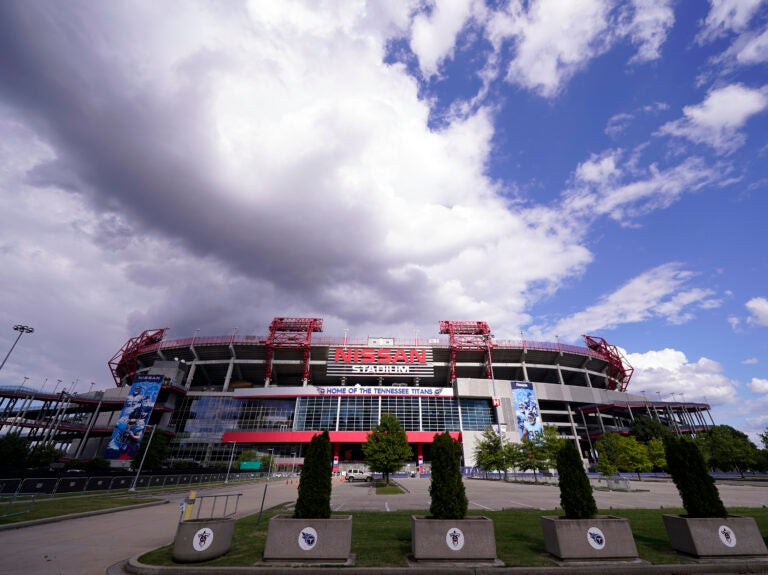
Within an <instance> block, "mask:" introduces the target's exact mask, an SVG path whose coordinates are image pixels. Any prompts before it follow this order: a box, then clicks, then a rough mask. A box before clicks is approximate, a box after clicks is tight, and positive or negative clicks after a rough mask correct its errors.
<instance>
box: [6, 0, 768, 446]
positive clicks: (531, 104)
mask: <svg viewBox="0 0 768 575" xmlns="http://www.w3.org/2000/svg"><path fill="white" fill-rule="evenodd" d="M767 71H768V2H766V1H765V0H711V1H710V2H693V1H687V2H682V1H681V2H672V1H666V2H665V1H663V0H658V1H657V0H633V1H630V2H623V3H613V2H607V1H601V0H584V1H578V2H577V1H573V2H561V1H560V0H540V1H531V2H515V1H510V2H483V1H472V0H452V1H450V2H389V1H386V2H385V1H380V2H363V1H358V2H348V1H344V2H341V1H340V2H331V1H328V2H298V1H280V2H276V1H275V2H267V1H254V2H231V3H226V4H211V3H208V2H181V1H179V2H173V1H168V2H163V3H159V4H158V3H155V2H135V1H133V2H120V3H117V2H115V3H104V2H95V1H93V0H79V1H73V2H68V3H67V4H66V5H64V4H62V3H60V2H53V1H51V2H46V1H42V0H40V1H36V2H13V1H10V2H3V3H0V134H2V137H1V138H0V206H2V209H0V265H2V269H3V274H2V277H1V278H0V297H2V301H3V305H2V306H0V326H3V325H5V326H6V329H4V330H3V329H0V349H4V350H7V349H9V348H10V346H11V345H12V343H13V340H14V337H15V335H16V332H13V331H12V329H11V327H12V326H13V325H14V324H17V323H23V324H27V325H30V326H33V327H34V328H35V330H36V331H35V333H34V334H30V335H27V336H24V338H23V340H22V342H21V343H20V344H19V346H18V348H17V349H16V350H15V351H14V353H13V355H12V356H11V358H10V359H9V361H8V363H7V364H6V366H5V367H4V368H3V371H2V373H0V383H2V384H17V383H21V382H22V381H24V378H25V377H27V378H29V379H28V380H27V381H28V382H29V383H30V384H36V385H41V384H43V382H45V381H46V378H47V379H48V381H49V382H54V381H56V380H58V379H62V380H63V382H70V383H69V385H71V386H72V388H73V389H74V390H77V391H86V390H87V389H89V388H90V387H91V386H90V382H94V385H95V386H97V388H101V387H106V386H108V385H111V378H110V376H109V372H108V370H107V366H106V362H107V360H109V358H110V357H111V356H112V355H113V354H114V353H115V352H116V351H117V350H118V349H119V348H120V347H121V346H122V344H123V343H124V342H125V341H126V340H127V339H128V338H130V337H133V336H136V335H138V334H139V333H140V332H141V331H143V330H145V329H152V328H157V327H169V328H170V330H171V331H170V332H169V337H171V338H173V337H187V336H191V335H192V334H193V333H194V331H195V330H196V329H199V330H200V333H204V334H208V335H218V334H226V333H231V332H232V330H233V329H235V327H236V328H237V330H238V333H247V334H265V333H266V331H267V328H268V325H269V322H270V321H271V319H272V318H273V317H275V316H317V317H323V318H324V320H325V332H326V334H327V335H338V336H341V335H343V333H344V331H345V330H348V331H349V334H350V336H353V337H365V336H367V335H377V336H381V335H390V336H395V337H411V336H413V335H414V334H415V333H416V332H417V331H418V333H419V335H420V337H429V336H431V335H437V332H438V329H439V327H438V323H439V321H440V320H443V319H470V320H484V321H487V322H488V323H489V324H490V325H491V327H492V329H493V331H494V333H495V334H496V336H497V337H498V338H502V339H516V338H519V337H520V334H521V333H522V334H523V337H525V338H526V339H543V340H554V339H555V338H559V339H560V340H561V341H563V342H569V343H577V344H578V343H581V342H582V340H581V336H582V335H583V334H590V335H597V336H600V337H603V338H605V339H606V340H608V341H609V342H610V343H612V344H615V345H617V346H619V347H620V348H621V349H623V350H624V352H625V354H626V356H627V358H628V360H629V361H630V363H631V364H632V365H633V366H634V367H635V375H634V379H633V381H632V383H631V384H630V391H636V392H640V391H643V392H645V393H646V394H648V395H649V397H658V396H660V397H662V398H663V399H667V398H669V399H671V398H672V394H673V393H674V394H676V395H677V397H680V396H682V397H684V398H685V399H686V400H698V401H708V402H709V403H711V404H712V405H713V406H714V416H715V419H716V420H717V421H718V422H722V423H729V424H731V425H733V426H734V427H737V428H738V429H741V430H743V431H746V432H748V433H750V434H751V435H752V437H753V438H754V437H755V434H756V433H757V432H761V431H763V430H765V429H766V427H768V415H765V414H766V413H768V373H767V372H766V367H765V366H766V362H768V354H767V353H766V351H767V348H768V343H767V342H768V340H767V339H766V334H767V333H768V288H767V287H766V279H767V278H766V276H767V274H768V262H767V261H766V256H765V250H764V246H765V245H768V238H766V235H767V233H766V231H765V226H764V225H763V220H764V218H765V214H766V212H768V210H767V209H766V208H768V205H767V204H768V200H766V192H767V191H768V190H767V188H768V168H767V167H766V166H768V138H767V137H766V136H767V135H768V74H767V73H766V72H767ZM50 387H51V386H50V385H49V388H50Z"/></svg>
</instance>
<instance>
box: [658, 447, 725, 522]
mask: <svg viewBox="0 0 768 575" xmlns="http://www.w3.org/2000/svg"><path fill="white" fill-rule="evenodd" d="M664 451H665V453H666V459H667V467H668V468H669V474H670V475H671V476H672V481H674V482H675V486H676V487H677V490H678V492H679V493H680V498H681V499H682V500H683V507H685V510H686V512H687V513H688V515H689V516H690V517H726V516H727V515H728V512H727V511H726V510H725V506H724V505H723V501H722V500H721V499H720V493H718V491H717V486H716V485H715V480H714V479H712V476H711V475H710V474H709V470H708V469H707V464H706V462H705V461H704V456H703V455H702V453H701V450H699V448H698V446H697V445H696V443H694V442H693V441H692V440H690V439H688V438H685V437H678V436H674V435H668V436H667V437H665V438H664Z"/></svg>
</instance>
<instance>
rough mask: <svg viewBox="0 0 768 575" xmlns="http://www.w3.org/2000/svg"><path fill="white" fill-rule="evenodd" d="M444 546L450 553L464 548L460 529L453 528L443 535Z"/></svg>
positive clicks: (462, 534)
mask: <svg viewBox="0 0 768 575" xmlns="http://www.w3.org/2000/svg"><path fill="white" fill-rule="evenodd" d="M445 544H446V545H448V549H450V550H452V551H459V550H460V549H461V548H462V547H464V533H463V532H462V530H461V529H457V528H456V527H453V528H452V529H449V530H448V533H446V534H445Z"/></svg>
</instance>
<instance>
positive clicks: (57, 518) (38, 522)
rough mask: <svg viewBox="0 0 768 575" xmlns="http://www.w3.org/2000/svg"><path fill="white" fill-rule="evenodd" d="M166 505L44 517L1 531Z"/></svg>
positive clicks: (115, 508) (137, 505)
mask: <svg viewBox="0 0 768 575" xmlns="http://www.w3.org/2000/svg"><path fill="white" fill-rule="evenodd" d="M166 503H170V500H169V499H164V500H163V501H150V502H149V503H137V504H135V505H125V506H123V507H112V508H111V509H99V510H98V511H83V512H82V513H70V514H69V515H56V516H55V517H43V518H42V519H31V520H30V521H19V522H17V523H6V524H4V525H0V531H9V530H11V529H22V528H24V527H34V526H35V525H44V524H46V523H58V522H59V521H68V520H69V519H79V518H81V517H93V516H94V515H106V514H107V513H117V512H118V511H128V510H129V509H141V508H143V507H153V506H155V505H165V504H166Z"/></svg>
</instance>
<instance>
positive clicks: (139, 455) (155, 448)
mask: <svg viewBox="0 0 768 575" xmlns="http://www.w3.org/2000/svg"><path fill="white" fill-rule="evenodd" d="M169 443H170V439H169V438H168V436H167V435H166V434H165V433H163V432H162V431H161V432H160V433H158V432H156V431H154V430H153V431H148V432H144V435H143V436H142V437H141V444H140V445H139V447H138V449H137V450H136V455H134V456H133V459H132V460H131V469H132V470H134V471H136V470H137V469H138V468H139V466H140V465H141V462H142V460H143V461H144V467H143V469H160V468H161V467H162V466H163V463H164V462H165V460H166V458H167V457H168V453H169V451H170V450H169V447H168V445H169ZM147 445H149V450H147ZM145 451H146V452H147V456H146V457H144V452H145Z"/></svg>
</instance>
